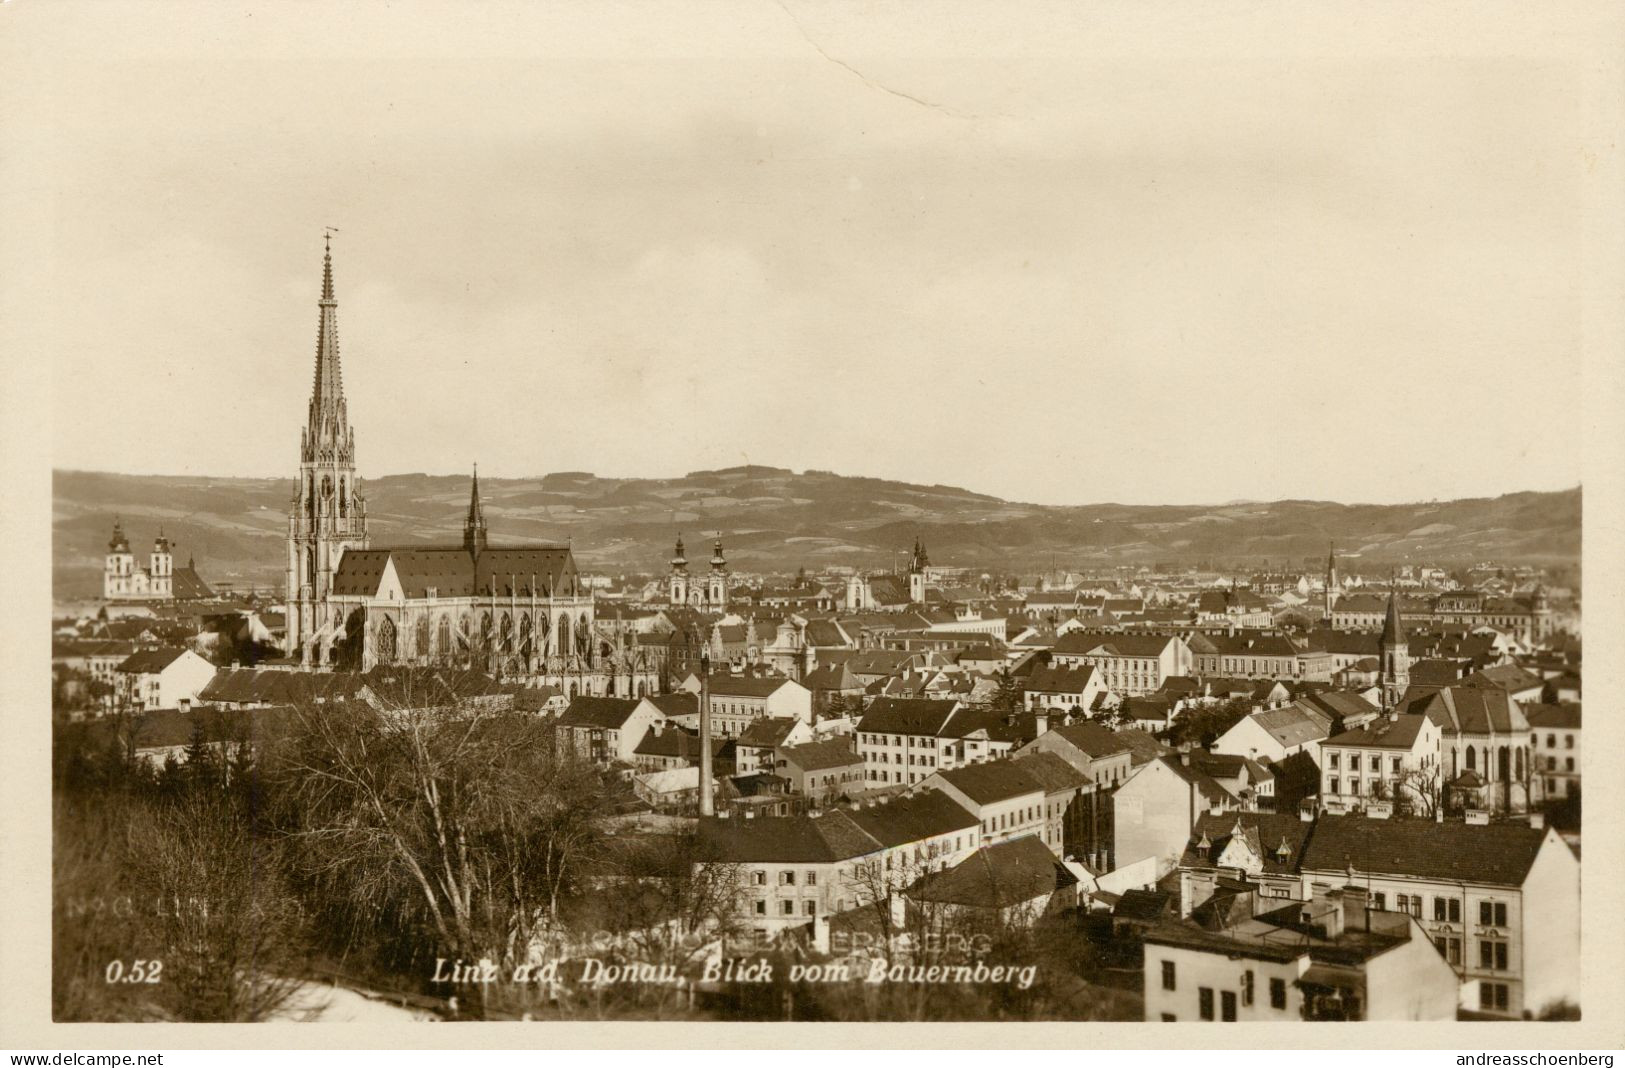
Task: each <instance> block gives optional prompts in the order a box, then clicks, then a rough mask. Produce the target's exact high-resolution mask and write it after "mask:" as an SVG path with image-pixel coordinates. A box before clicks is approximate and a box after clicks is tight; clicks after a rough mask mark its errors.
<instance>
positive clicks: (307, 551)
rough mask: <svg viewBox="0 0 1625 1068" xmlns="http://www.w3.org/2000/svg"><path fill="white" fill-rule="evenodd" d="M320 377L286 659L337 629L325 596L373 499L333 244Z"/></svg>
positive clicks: (297, 501)
mask: <svg viewBox="0 0 1625 1068" xmlns="http://www.w3.org/2000/svg"><path fill="white" fill-rule="evenodd" d="M316 306H317V308H318V309H320V314H319V319H318V325H317V329H316V377H315V382H314V384H313V385H312V387H311V392H310V411H309V417H308V420H307V422H306V424H305V428H304V430H303V431H302V432H301V433H300V435H299V483H298V485H297V487H295V490H294V495H293V499H292V501H290V502H289V511H288V572H287V574H288V583H287V598H288V613H287V628H288V629H287V652H288V654H289V655H290V656H302V657H304V658H306V659H308V658H309V656H310V648H311V639H312V638H313V637H315V636H316V635H318V634H319V633H321V632H322V631H323V630H324V628H327V627H330V626H332V625H333V623H334V620H333V619H331V618H330V611H331V610H330V609H329V607H328V605H327V596H328V593H329V592H330V591H331V589H332V584H333V574H334V572H336V571H337V570H338V566H339V558H340V557H342V556H343V555H344V552H345V550H347V549H364V548H366V547H367V500H366V498H365V497H363V496H362V495H361V480H360V479H359V478H358V477H357V476H356V472H355V431H354V430H353V429H352V428H351V426H350V418H349V413H348V411H347V409H346V406H345V403H344V378H343V375H342V374H341V372H340V368H339V327H338V300H337V299H335V298H334V296H333V249H332V239H331V238H329V239H328V242H327V248H326V253H325V255H324V256H323V259H322V296H321V300H319V301H317V305H316Z"/></svg>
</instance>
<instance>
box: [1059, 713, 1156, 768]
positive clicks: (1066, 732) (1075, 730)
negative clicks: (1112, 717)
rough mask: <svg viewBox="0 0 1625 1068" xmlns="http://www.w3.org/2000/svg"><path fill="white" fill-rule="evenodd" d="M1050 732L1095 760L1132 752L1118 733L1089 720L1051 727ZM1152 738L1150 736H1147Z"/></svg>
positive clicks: (1127, 743)
mask: <svg viewBox="0 0 1625 1068" xmlns="http://www.w3.org/2000/svg"><path fill="white" fill-rule="evenodd" d="M1050 732H1051V733H1053V734H1056V735H1059V736H1060V737H1062V738H1065V739H1066V740H1067V741H1068V742H1070V743H1071V744H1072V745H1073V746H1075V747H1076V748H1077V749H1079V750H1080V751H1082V752H1083V753H1085V754H1087V755H1088V756H1089V757H1090V758H1091V759H1093V760H1099V759H1101V758H1102V757H1109V756H1112V755H1114V754H1117V753H1123V752H1130V751H1131V746H1130V744H1129V742H1128V741H1127V740H1125V739H1124V738H1123V737H1122V735H1120V734H1119V733H1118V732H1116V731H1113V730H1110V729H1108V728H1106V727H1102V726H1101V725H1100V724H1098V723H1094V722H1091V721H1089V720H1080V721H1078V722H1077V723H1070V724H1066V725H1065V726H1060V727H1051V728H1050ZM1146 737H1148V738H1149V737H1150V735H1146Z"/></svg>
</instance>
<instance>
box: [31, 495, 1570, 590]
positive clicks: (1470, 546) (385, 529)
mask: <svg viewBox="0 0 1625 1068" xmlns="http://www.w3.org/2000/svg"><path fill="white" fill-rule="evenodd" d="M480 486H481V489H482V490H483V491H484V496H485V502H486V505H485V507H486V516H487V518H488V520H489V522H490V526H491V540H492V541H493V542H502V541H527V540H553V541H563V540H566V539H569V540H570V541H571V542H572V544H573V545H574V546H575V550H576V555H577V557H578V558H579V559H580V561H581V563H582V565H583V567H585V568H588V569H596V570H603V571H609V572H612V573H622V572H639V571H642V572H657V571H664V569H665V561H666V559H667V558H668V557H669V556H670V555H671V545H672V539H673V537H674V535H675V534H676V533H677V532H678V531H679V530H680V531H682V532H683V533H684V535H685V537H686V539H687V542H688V545H689V554H690V557H691V558H693V559H698V560H703V559H704V558H706V557H707V556H708V555H709V553H708V548H707V546H708V542H709V537H710V535H709V532H710V531H713V530H721V531H722V532H723V537H724V539H725V547H726V550H727V555H728V558H729V560H731V561H733V562H734V563H735V564H736V565H737V566H738V567H740V568H742V569H755V570H776V571H792V570H794V569H795V568H796V567H798V566H802V565H805V566H806V567H807V568H808V570H812V571H816V570H818V569H819V568H821V567H824V566H828V565H840V564H850V565H862V566H868V567H879V566H889V565H890V564H891V562H892V554H893V553H894V551H899V550H905V549H907V547H908V546H909V545H910V544H911V543H912V542H913V539H914V537H915V535H916V534H918V535H920V536H922V537H923V538H924V539H925V542H926V545H927V547H928V549H929V551H930V554H931V560H932V562H933V563H937V564H944V565H962V566H968V567H975V568H983V569H994V570H1001V571H1015V572H1027V571H1033V570H1037V569H1040V568H1047V567H1049V566H1051V564H1052V563H1053V564H1055V565H1056V566H1062V567H1087V566H1101V565H1111V564H1119V563H1121V564H1141V563H1154V562H1190V563H1197V562H1212V563H1214V564H1223V563H1226V562H1229V563H1235V564H1246V565H1249V566H1253V565H1257V564H1258V563H1260V562H1261V561H1264V560H1269V561H1274V562H1276V563H1281V562H1284V561H1293V562H1298V561H1301V560H1304V559H1306V558H1323V557H1324V555H1325V552H1326V545H1327V542H1328V541H1335V542H1336V543H1337V546H1338V551H1339V553H1340V554H1349V555H1350V557H1351V558H1350V559H1349V561H1348V565H1349V566H1350V567H1351V568H1353V569H1356V570H1357V569H1358V568H1359V566H1360V565H1361V563H1364V564H1365V565H1366V566H1367V567H1372V568H1376V567H1381V566H1386V565H1387V564H1388V563H1390V562H1394V561H1401V560H1404V559H1407V558H1408V559H1411V560H1424V559H1425V560H1428V561H1433V562H1438V563H1442V564H1457V563H1470V562H1474V561H1478V560H1486V559H1493V560H1501V561H1506V562H1531V563H1555V564H1571V563H1575V562H1577V561H1578V559H1579V554H1580V496H1581V494H1580V490H1579V489H1577V488H1576V489H1572V490H1564V491H1560V492H1555V493H1513V494H1508V495H1506V496H1503V497H1497V498H1493V499H1492V498H1479V499H1472V500H1459V501H1445V502H1432V503H1427V504H1405V505H1346V504H1332V503H1328V502H1324V501H1277V502H1275V503H1260V502H1251V501H1249V502H1237V503H1232V504H1224V505H1211V506H1204V505H1189V506H1187V505H1164V506H1140V505H1117V504H1094V505H1084V506H1079V507H1067V508H1056V507H1044V506H1039V505H1031V504H1017V503H1012V502H1009V501H1002V500H999V499H998V498H996V497H990V496H987V495H985V494H980V493H971V492H969V491H967V490H963V489H957V488H955V487H953V486H919V485H912V484H909V483H904V482H892V481H888V480H886V479H878V478H856V477H848V476H843V475H836V474H833V473H830V472H827V471H806V472H802V473H800V474H797V473H796V472H794V471H789V470H785V469H783V468H776V467H756V466H751V467H735V468H728V469H726V470H721V471H695V472H693V473H691V474H689V475H686V476H684V477H682V478H673V479H612V478H598V477H596V476H594V475H591V474H588V473H585V472H560V473H555V474H551V475H546V476H544V477H542V478H534V479H481V480H480ZM362 488H363V492H364V493H365V494H366V495H367V500H368V514H369V516H370V521H371V529H372V532H373V542H374V544H377V545H391V544H409V543H414V542H417V543H423V542H446V541H455V540H457V539H458V538H460V536H461V524H462V520H463V515H464V512H465V511H466V509H467V506H468V479H467V478H466V477H465V476H461V475H458V476H431V475H423V474H409V475H389V476H385V477H383V478H377V479H370V480H367V481H365V482H364V483H363V486H362ZM292 492H293V481H292V480H291V479H248V478H186V477H179V476H137V475H116V474H100V473H95V472H84V471H58V472H56V477H55V509H54V518H53V549H54V553H55V557H54V580H55V584H56V592H57V595H58V596H59V597H78V596H91V595H95V594H97V593H98V592H99V591H100V588H101V569H102V554H103V553H104V552H105V551H106V544H107V539H108V535H109V533H110V531H111V529H112V524H113V517H114V514H115V513H117V514H121V515H122V516H123V517H124V525H125V529H126V531H127V532H128V533H129V535H130V539H131V544H132V546H133V547H135V548H136V549H137V551H138V552H140V551H143V550H144V549H145V547H146V546H147V545H148V544H150V541H151V539H152V537H153V536H154V535H155V534H156V533H157V531H158V527H159V525H160V524H162V526H163V528H164V531H165V533H166V534H168V536H169V537H170V538H171V539H172V540H173V541H175V542H176V543H177V546H178V547H177V549H176V553H177V555H178V556H179V557H181V558H183V559H184V558H185V557H186V556H188V555H192V556H194V557H196V560H197V567H198V571H199V572H200V573H201V574H202V575H203V577H204V578H205V579H206V580H208V581H211V582H230V583H233V584H234V585H237V586H239V587H243V586H249V585H258V586H260V587H261V588H266V587H276V588H280V584H281V582H282V571H283V568H284V566H285V563H284V559H283V553H284V551H285V550H284V543H283V539H284V537H285V536H286V532H287V522H288V519H287V511H288V499H289V497H290V495H291V494H292ZM1354 554H1358V556H1354Z"/></svg>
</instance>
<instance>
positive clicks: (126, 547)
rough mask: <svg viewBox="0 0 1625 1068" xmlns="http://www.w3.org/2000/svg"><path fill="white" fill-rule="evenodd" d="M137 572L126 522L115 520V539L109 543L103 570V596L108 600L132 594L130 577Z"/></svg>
mask: <svg viewBox="0 0 1625 1068" xmlns="http://www.w3.org/2000/svg"><path fill="white" fill-rule="evenodd" d="M134 571H135V555H134V554H133V553H131V552H130V539H128V538H126V537H125V536H124V522H123V520H120V519H114V520H113V537H112V539H111V540H110V541H108V543H107V561H106V563H105V564H104V565H103V568H102V596H103V597H105V598H107V599H108V600H113V599H114V598H117V597H123V596H125V595H126V594H128V593H129V592H130V576H131V574H132V573H133V572H134Z"/></svg>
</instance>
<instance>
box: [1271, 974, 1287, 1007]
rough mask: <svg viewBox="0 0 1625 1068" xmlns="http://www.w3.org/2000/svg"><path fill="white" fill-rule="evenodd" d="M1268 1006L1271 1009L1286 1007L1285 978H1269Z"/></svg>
mask: <svg viewBox="0 0 1625 1068" xmlns="http://www.w3.org/2000/svg"><path fill="white" fill-rule="evenodd" d="M1270 1008H1272V1009H1284V1008H1286V980H1285V979H1271V980H1270Z"/></svg>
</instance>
